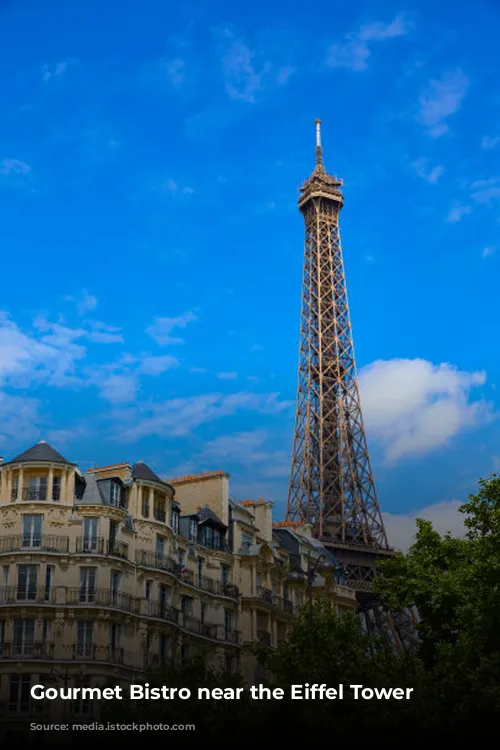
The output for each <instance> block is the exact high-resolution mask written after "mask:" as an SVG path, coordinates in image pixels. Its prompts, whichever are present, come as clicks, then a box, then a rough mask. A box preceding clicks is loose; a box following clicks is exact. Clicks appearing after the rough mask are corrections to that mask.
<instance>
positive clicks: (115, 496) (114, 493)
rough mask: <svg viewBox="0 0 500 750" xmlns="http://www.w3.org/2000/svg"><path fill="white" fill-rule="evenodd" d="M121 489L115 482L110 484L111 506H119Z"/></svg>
mask: <svg viewBox="0 0 500 750" xmlns="http://www.w3.org/2000/svg"><path fill="white" fill-rule="evenodd" d="M120 495H121V487H120V485H119V484H118V483H117V482H112V483H111V505H117V506H118V505H120Z"/></svg>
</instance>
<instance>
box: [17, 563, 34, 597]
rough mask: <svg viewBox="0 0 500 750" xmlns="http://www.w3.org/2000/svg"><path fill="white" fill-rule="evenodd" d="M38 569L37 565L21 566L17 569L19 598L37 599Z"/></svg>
mask: <svg viewBox="0 0 500 750" xmlns="http://www.w3.org/2000/svg"><path fill="white" fill-rule="evenodd" d="M37 581H38V567H37V566H36V565H19V567H18V569H17V598H18V599H29V600H33V599H36V593H37V592H36V588H37Z"/></svg>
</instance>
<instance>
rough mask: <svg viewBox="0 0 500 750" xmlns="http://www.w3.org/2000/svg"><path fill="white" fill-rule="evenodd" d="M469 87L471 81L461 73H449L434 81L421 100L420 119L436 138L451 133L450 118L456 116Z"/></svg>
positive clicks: (459, 71) (458, 71)
mask: <svg viewBox="0 0 500 750" xmlns="http://www.w3.org/2000/svg"><path fill="white" fill-rule="evenodd" d="M468 87H469V79H468V78H467V76H466V75H465V74H464V73H463V72H462V71H461V70H457V71H454V72H447V73H445V74H444V75H443V76H442V77H441V78H439V79H435V80H432V81H431V82H430V84H429V86H428V87H427V89H426V91H424V93H423V94H422V96H421V97H420V99H419V113H418V119H419V120H420V122H421V123H422V125H424V126H425V128H426V129H427V131H428V133H429V134H430V135H431V136H433V137H434V138H438V137H439V136H441V135H444V134H445V133H448V132H449V129H450V128H449V125H448V123H447V120H448V118H450V117H451V116H452V115H454V114H456V112H458V111H459V109H460V107H461V106H462V101H463V99H464V97H465V95H466V93H467V89H468Z"/></svg>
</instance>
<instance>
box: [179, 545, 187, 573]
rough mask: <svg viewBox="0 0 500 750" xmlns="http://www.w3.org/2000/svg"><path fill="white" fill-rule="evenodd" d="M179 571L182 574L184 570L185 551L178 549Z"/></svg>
mask: <svg viewBox="0 0 500 750" xmlns="http://www.w3.org/2000/svg"><path fill="white" fill-rule="evenodd" d="M178 559H179V570H180V572H181V573H183V572H184V571H185V570H186V550H183V549H180V550H179V553H178Z"/></svg>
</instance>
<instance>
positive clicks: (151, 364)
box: [137, 354, 178, 375]
mask: <svg viewBox="0 0 500 750" xmlns="http://www.w3.org/2000/svg"><path fill="white" fill-rule="evenodd" d="M177 364H178V360H177V359H176V358H175V357H171V356H170V355H168V354H165V355H163V356H161V357H154V356H151V355H150V356H145V357H142V358H141V360H140V365H139V368H138V370H137V372H138V373H139V374H141V375H161V374H162V373H164V372H166V371H167V370H171V369H172V368H173V367H176V366H177Z"/></svg>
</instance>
